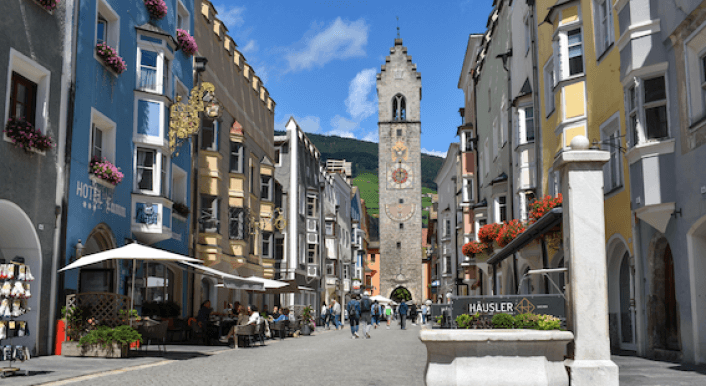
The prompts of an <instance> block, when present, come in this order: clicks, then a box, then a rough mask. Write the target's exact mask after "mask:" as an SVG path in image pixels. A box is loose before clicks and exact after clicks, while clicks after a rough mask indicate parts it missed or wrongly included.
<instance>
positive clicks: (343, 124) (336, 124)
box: [331, 115, 358, 131]
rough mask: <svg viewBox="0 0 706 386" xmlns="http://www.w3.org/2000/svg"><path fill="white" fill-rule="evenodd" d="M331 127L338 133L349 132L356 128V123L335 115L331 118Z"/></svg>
mask: <svg viewBox="0 0 706 386" xmlns="http://www.w3.org/2000/svg"><path fill="white" fill-rule="evenodd" d="M331 127H333V129H334V130H338V131H351V130H353V129H355V128H356V127H358V122H355V121H352V120H350V119H348V118H344V117H342V116H340V115H336V116H335V117H333V118H331Z"/></svg>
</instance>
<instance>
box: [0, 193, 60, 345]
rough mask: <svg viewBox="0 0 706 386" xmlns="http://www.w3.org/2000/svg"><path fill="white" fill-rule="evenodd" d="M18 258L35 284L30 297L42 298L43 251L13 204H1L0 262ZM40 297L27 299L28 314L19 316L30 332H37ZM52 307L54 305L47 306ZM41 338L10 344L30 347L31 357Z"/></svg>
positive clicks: (31, 227)
mask: <svg viewBox="0 0 706 386" xmlns="http://www.w3.org/2000/svg"><path fill="white" fill-rule="evenodd" d="M17 256H20V257H23V258H24V263H25V264H26V265H28V266H29V268H30V271H31V272H32V275H33V276H34V281H33V282H31V284H30V286H31V292H32V294H37V295H38V294H41V293H42V291H41V287H42V282H43V281H44V280H42V260H41V256H42V247H41V244H40V242H39V237H38V236H37V233H36V231H35V228H34V225H33V224H32V220H31V219H30V218H29V216H28V215H27V214H26V213H25V212H24V210H22V208H20V207H19V206H18V205H17V204H15V203H14V202H11V201H8V200H0V259H4V260H6V262H8V263H9V262H10V261H12V260H13V259H15V258H16V257H17ZM41 302H42V297H41V296H32V297H30V298H29V299H27V306H28V308H29V309H31V312H28V313H27V314H25V315H23V316H22V318H21V319H22V320H26V321H27V323H28V325H29V330H30V331H34V332H37V331H39V319H40V318H39V314H40V313H41V312H42V311H43V309H42V305H41ZM49 307H53V305H49ZM38 336H40V334H36V333H34V334H30V335H26V336H24V337H17V338H15V340H14V341H13V344H17V345H24V346H27V347H30V349H31V350H32V351H33V353H32V354H33V355H34V354H35V353H36V352H37V350H38V348H37V342H36V339H37V337H38Z"/></svg>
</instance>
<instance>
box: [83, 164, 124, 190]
mask: <svg viewBox="0 0 706 386" xmlns="http://www.w3.org/2000/svg"><path fill="white" fill-rule="evenodd" d="M88 169H89V171H90V173H91V174H92V175H93V176H94V177H95V178H96V180H100V181H102V182H105V183H104V184H102V185H106V186H108V187H115V185H117V184H119V183H121V182H122V181H123V177H124V176H125V175H124V174H123V173H122V172H121V171H120V169H119V168H118V167H117V166H115V165H113V163H112V162H110V161H108V160H107V159H106V158H103V159H100V158H98V157H93V158H91V162H90V163H89V165H88ZM97 182H98V181H97Z"/></svg>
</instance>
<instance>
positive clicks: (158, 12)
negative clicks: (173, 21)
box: [145, 0, 167, 20]
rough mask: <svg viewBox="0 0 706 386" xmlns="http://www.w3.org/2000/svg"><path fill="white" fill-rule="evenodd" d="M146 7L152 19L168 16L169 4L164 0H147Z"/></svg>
mask: <svg viewBox="0 0 706 386" xmlns="http://www.w3.org/2000/svg"><path fill="white" fill-rule="evenodd" d="M145 7H147V12H149V14H150V18H151V19H154V20H161V19H162V18H164V17H165V16H167V4H165V3H164V0H145Z"/></svg>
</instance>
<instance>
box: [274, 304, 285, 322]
mask: <svg viewBox="0 0 706 386" xmlns="http://www.w3.org/2000/svg"><path fill="white" fill-rule="evenodd" d="M275 307H277V306H275ZM284 320H289V309H287V308H283V309H282V314H281V315H280V316H278V317H277V319H275V320H273V322H275V323H277V322H281V321H284Z"/></svg>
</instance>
